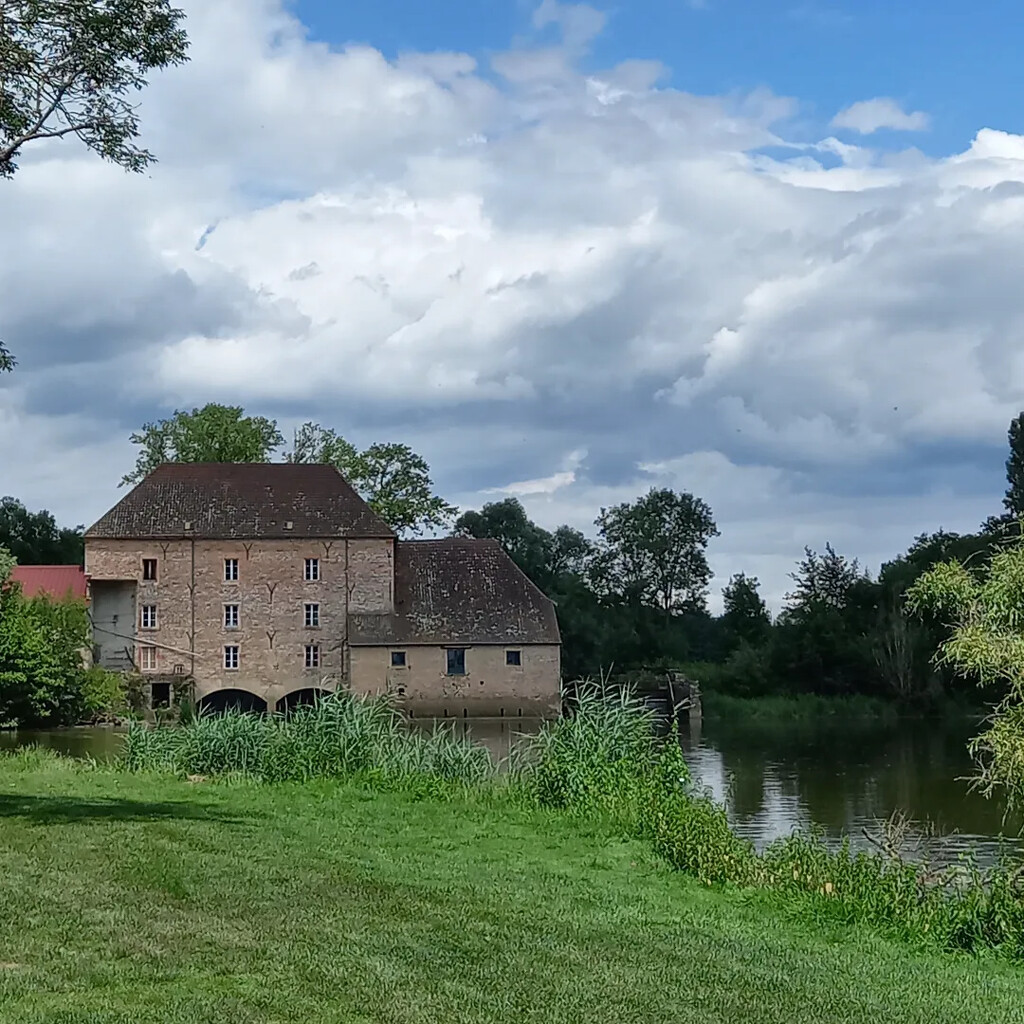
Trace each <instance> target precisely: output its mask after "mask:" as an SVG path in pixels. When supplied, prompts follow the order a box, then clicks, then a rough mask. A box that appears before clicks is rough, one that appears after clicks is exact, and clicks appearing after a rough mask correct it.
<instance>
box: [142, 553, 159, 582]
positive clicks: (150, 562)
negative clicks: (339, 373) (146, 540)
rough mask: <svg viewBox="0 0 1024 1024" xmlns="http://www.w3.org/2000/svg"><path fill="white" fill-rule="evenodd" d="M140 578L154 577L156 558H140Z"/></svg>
mask: <svg viewBox="0 0 1024 1024" xmlns="http://www.w3.org/2000/svg"><path fill="white" fill-rule="evenodd" d="M142 578H143V579H144V580H155V579H156V559H155V558H144V559H143V560H142Z"/></svg>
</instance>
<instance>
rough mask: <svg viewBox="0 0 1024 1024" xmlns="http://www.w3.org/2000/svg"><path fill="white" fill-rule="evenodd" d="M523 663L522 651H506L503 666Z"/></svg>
mask: <svg viewBox="0 0 1024 1024" xmlns="http://www.w3.org/2000/svg"><path fill="white" fill-rule="evenodd" d="M522 663H523V652H522V651H506V652H505V664H506V665H522Z"/></svg>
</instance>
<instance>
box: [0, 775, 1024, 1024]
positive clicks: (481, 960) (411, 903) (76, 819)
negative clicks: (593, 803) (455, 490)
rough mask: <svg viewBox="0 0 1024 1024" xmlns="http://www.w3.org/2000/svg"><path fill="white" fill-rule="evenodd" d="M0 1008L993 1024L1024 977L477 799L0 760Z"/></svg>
mask: <svg viewBox="0 0 1024 1024" xmlns="http://www.w3.org/2000/svg"><path fill="white" fill-rule="evenodd" d="M0 819H2V820H0V901H2V905H3V906H4V907H5V910H6V917H7V919H8V920H9V921H15V922H17V923H18V926H17V928H8V929H7V930H5V931H4V932H3V933H2V934H0V1019H3V1020H12V1021H15V1020H16V1021H19V1022H23V1024H42V1022H44V1021H45V1022H53V1021H56V1020H58V1019H59V1020H61V1021H66V1022H67V1024H72V1022H75V1024H78V1022H82V1024H85V1022H86V1021H88V1022H89V1024H115V1022H116V1024H126V1022H128V1021H131V1022H138V1024H148V1022H157V1021H159V1022H168V1021H193V1020H240V1021H241V1020H244V1021H247V1022H251V1024H263V1022H268V1024H269V1022H271V1021H274V1022H279V1021H292V1020H303V1021H311V1022H313V1021H331V1022H335V1021H352V1022H356V1021H358V1022H367V1021H381V1022H384V1021H387V1022H431V1024H433V1022H441V1021H444V1022H448V1021H459V1022H466V1024H470V1022H481V1024H482V1022H488V1024H491V1022H505V1021H509V1022H513V1021H514V1022H515V1024H522V1022H523V1021H530V1020H538V1021H551V1022H562V1021H564V1022H570V1021H571V1022H574V1024H575V1022H577V1021H580V1020H587V1021H592V1022H597V1024H602V1022H607V1024H619V1022H621V1021H624V1020H637V1021H651V1022H660V1021H682V1022H693V1024H697V1022H700V1024H707V1022H708V1021H723V1022H731V1021H736V1022H740V1021H743V1022H749V1024H793V1022H796V1024H799V1022H807V1024H812V1022H813V1024H819V1022H822V1021H829V1022H837V1024H838V1022H844V1024H860V1022H864V1024H867V1022H872V1024H873V1022H874V1021H877V1020H879V1019H884V1020H887V1021H892V1022H907V1024H909V1022H915V1024H921V1022H926V1021H927V1022H928V1024H947V1022H948V1024H954V1022H960V1021H964V1020H985V1021H991V1022H993V1024H1001V1022H1008V1024H1009V1022H1013V1021H1020V1020H1022V1019H1024V1017H1022V1016H1021V1013H1020V1010H1019V991H1020V986H1021V984H1022V983H1024V970H1022V969H1017V968H1014V967H1011V966H1009V965H1006V964H1002V963H999V962H996V961H994V960H990V959H975V958H968V957H963V956H961V957H955V956H944V955H932V954H927V953H923V952H915V951H914V950H913V949H912V948H911V947H909V946H907V945H905V944H901V943H900V944H896V943H891V942H888V941H886V940H884V939H883V938H880V937H879V936H878V935H876V934H873V933H871V932H869V931H867V930H864V929H860V928H857V927H855V926H853V927H848V926H842V927H839V926H834V925H828V924H826V923H823V922H816V921H814V920H813V919H811V918H796V917H794V916H793V915H792V914H785V913H782V912H781V911H780V909H779V907H778V906H775V905H773V904H772V903H770V902H768V898H767V897H759V898H751V897H750V896H744V895H743V894H741V893H740V892H739V891H736V890H732V891H730V890H725V889H719V888H708V887H705V886H703V885H701V884H700V883H698V882H697V881H695V880H693V879H690V878H687V877H686V876H684V875H682V874H680V873H678V872H673V871H671V870H669V869H668V868H667V867H666V866H664V864H663V863H662V862H660V861H659V860H658V859H657V858H656V857H655V856H654V855H653V853H651V852H650V847H649V846H648V845H647V844H646V843H643V842H632V841H623V840H622V839H620V838H616V836H615V835H614V833H613V832H612V831H611V830H610V829H608V828H605V827H604V826H602V825H601V824H599V823H598V822H597V821H596V820H594V819H591V820H590V821H589V822H588V821H584V820H582V819H580V818H574V817H573V816H571V815H568V814H565V813H560V812H555V811H543V810H538V809H530V808H526V807H513V806H510V805H509V804H508V803H507V802H501V801H495V800H493V799H490V798H489V797H488V796H486V794H485V793H484V792H480V791H476V792H473V791H467V792H466V793H463V794H462V795H451V796H450V797H449V798H448V799H447V800H444V801H441V800H434V799H416V798H415V797H413V796H410V795H407V794H403V793H399V792H380V791H379V790H376V789H374V790H371V789H368V788H366V787H363V786H359V785H355V784H353V783H345V782H309V783H305V784H293V783H288V784H282V785H274V786H267V785H253V784H246V783H235V784H228V783H216V784H213V783H207V782H200V783H189V782H187V781H184V780H179V779H174V778H171V777H168V776H159V775H151V774H139V775H125V774H119V773H116V772H114V771H109V770H104V769H91V770H90V769H88V768H87V767H85V766H83V765H81V764H79V763H76V762H72V761H67V760H62V759H56V758H52V757H39V756H33V755H27V756H26V755H22V756H18V757H8V758H0Z"/></svg>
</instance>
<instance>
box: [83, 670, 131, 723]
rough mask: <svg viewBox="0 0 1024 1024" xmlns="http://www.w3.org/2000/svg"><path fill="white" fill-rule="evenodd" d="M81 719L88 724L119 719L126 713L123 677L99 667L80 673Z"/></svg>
mask: <svg viewBox="0 0 1024 1024" xmlns="http://www.w3.org/2000/svg"><path fill="white" fill-rule="evenodd" d="M81 705H82V711H81V717H82V718H83V719H84V720H86V721H90V722H95V721H100V720H103V719H109V718H115V717H121V716H123V715H125V714H127V712H128V692H127V687H126V685H125V679H124V676H123V675H121V674H120V673H118V672H108V671H107V670H106V669H104V668H100V666H99V665H94V666H93V667H92V668H90V669H88V670H87V671H85V672H83V673H82V682H81Z"/></svg>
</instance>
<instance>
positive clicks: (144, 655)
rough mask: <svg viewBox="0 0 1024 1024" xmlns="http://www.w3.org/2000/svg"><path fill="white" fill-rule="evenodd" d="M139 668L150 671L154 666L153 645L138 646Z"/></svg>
mask: <svg viewBox="0 0 1024 1024" xmlns="http://www.w3.org/2000/svg"><path fill="white" fill-rule="evenodd" d="M139 668H141V669H142V671H143V672H152V671H153V670H154V669H155V668H156V648H155V647H140V648H139Z"/></svg>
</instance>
